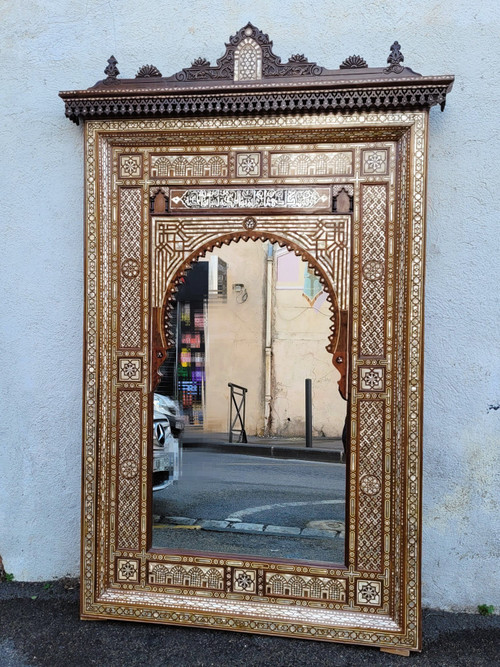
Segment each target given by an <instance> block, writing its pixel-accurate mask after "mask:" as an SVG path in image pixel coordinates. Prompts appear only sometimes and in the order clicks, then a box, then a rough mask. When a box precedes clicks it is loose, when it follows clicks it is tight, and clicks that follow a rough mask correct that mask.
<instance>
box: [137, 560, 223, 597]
mask: <svg viewBox="0 0 500 667" xmlns="http://www.w3.org/2000/svg"><path fill="white" fill-rule="evenodd" d="M148 582H149V583H150V584H165V585H166V586H195V587H197V588H208V589H211V590H216V591H220V590H223V588H224V568H222V567H202V566H200V565H196V566H194V565H193V566H189V565H167V564H166V563H155V562H151V561H150V562H149V563H148Z"/></svg>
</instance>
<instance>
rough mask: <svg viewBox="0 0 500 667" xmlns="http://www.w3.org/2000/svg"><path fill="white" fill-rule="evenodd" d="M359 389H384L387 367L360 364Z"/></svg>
mask: <svg viewBox="0 0 500 667" xmlns="http://www.w3.org/2000/svg"><path fill="white" fill-rule="evenodd" d="M358 370H359V390H360V391H384V385H385V368H383V367H382V366H360V367H359V368H358Z"/></svg>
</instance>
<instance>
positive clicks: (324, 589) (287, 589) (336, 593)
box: [265, 572, 347, 602]
mask: <svg viewBox="0 0 500 667" xmlns="http://www.w3.org/2000/svg"><path fill="white" fill-rule="evenodd" d="M346 587H347V586H346V581H345V579H330V578H328V577H309V576H301V575H298V574H284V573H282V572H280V573H276V572H266V574H265V591H266V595H283V596H292V597H302V598H312V599H315V600H335V601H337V602H345V600H346Z"/></svg>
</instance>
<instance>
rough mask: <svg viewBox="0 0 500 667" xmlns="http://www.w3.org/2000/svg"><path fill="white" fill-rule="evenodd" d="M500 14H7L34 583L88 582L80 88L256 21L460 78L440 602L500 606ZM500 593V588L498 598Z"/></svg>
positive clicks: (34, 6) (438, 427) (4, 204)
mask: <svg viewBox="0 0 500 667" xmlns="http://www.w3.org/2000/svg"><path fill="white" fill-rule="evenodd" d="M499 13H500V10H499V5H498V0H482V2H481V3H478V4H477V5H474V4H471V2H470V1H469V0H467V1H466V0H448V1H447V2H437V1H436V0H413V2H411V3H408V2H406V3H405V2H396V1H393V0H378V1H374V2H369V3H359V4H358V6H356V5H353V4H352V3H346V2H340V0H314V2H311V1H310V0H293V1H286V0H252V2H235V1H234V0H217V1H215V0H190V1H189V2H186V1H179V0H177V1H176V2H167V1H166V0H157V1H156V2H155V3H146V2H138V1H137V0H119V1H118V0H107V1H106V2H104V1H102V0H71V2H70V1H69V0H66V2H64V1H61V0H43V1H42V0H23V2H18V1H16V0H6V1H5V2H4V3H2V7H1V8H0V30H1V37H0V50H1V52H0V62H1V63H2V67H1V68H0V72H1V73H0V77H1V78H2V81H0V90H1V96H2V104H1V107H0V113H1V116H2V118H1V120H0V141H1V146H2V150H1V151H0V161H1V183H2V185H1V187H2V191H1V199H0V204H1V221H2V225H1V229H2V239H1V246H0V247H1V248H2V261H1V272H2V273H1V276H0V285H1V289H2V298H1V306H2V330H1V331H2V341H1V343H2V345H1V360H0V368H1V369H2V373H1V384H2V386H1V387H0V390H1V391H0V400H1V407H2V409H1V418H0V554H1V555H2V557H3V560H4V564H5V567H6V569H7V570H8V571H9V572H13V573H14V575H15V577H16V578H17V579H29V580H37V579H50V578H53V577H60V576H63V575H66V574H70V575H76V574H77V573H78V561H79V528H78V525H79V502H80V426H81V416H80V405H81V347H82V253H83V244H82V202H83V189H82V177H83V173H82V170H83V159H82V147H83V142H82V130H81V128H78V127H76V126H75V125H73V124H71V123H70V122H68V121H67V120H66V119H65V118H64V113H63V104H62V102H61V100H59V99H58V97H57V91H58V90H61V89H66V90H68V89H74V88H84V87H87V86H89V85H91V84H93V83H94V82H95V81H96V80H98V79H101V78H103V73H102V70H103V69H104V67H105V65H106V60H107V58H108V57H109V56H110V55H111V53H113V54H114V55H115V56H116V58H117V59H118V60H119V65H118V67H119V69H120V71H121V73H122V75H123V76H133V75H135V72H136V71H137V69H138V68H139V67H140V66H141V65H143V64H146V63H148V64H149V63H153V64H155V65H156V66H157V67H159V68H160V69H161V71H162V72H163V73H164V74H166V75H167V74H171V73H174V72H176V71H178V70H180V69H181V68H182V67H184V66H187V65H189V64H190V63H191V61H192V60H194V59H195V58H196V57H198V56H205V57H207V58H209V59H210V60H211V61H212V62H213V61H215V59H216V58H217V57H218V56H220V55H222V53H223V52H224V48H223V45H224V42H225V41H227V38H228V37H229V35H230V34H233V33H234V32H235V31H236V30H237V29H238V28H240V27H241V26H242V25H244V24H245V23H246V22H247V21H248V20H251V21H252V22H253V23H254V24H256V25H258V26H259V27H260V28H261V29H262V30H264V31H265V32H268V33H269V35H270V36H271V38H272V39H273V40H274V48H275V52H276V53H277V54H278V55H280V56H282V58H288V56H289V55H290V54H292V53H297V52H299V53H305V54H306V55H307V56H308V57H309V58H310V60H315V61H317V62H318V63H320V64H322V65H325V66H327V67H337V66H338V65H339V63H340V62H342V60H343V59H344V58H345V57H346V56H349V55H352V54H353V53H356V54H361V55H362V56H363V57H364V58H365V59H367V61H368V62H369V63H370V64H373V65H375V66H380V65H383V64H384V62H385V58H386V57H387V54H388V52H389V47H390V45H391V44H392V42H393V41H394V40H395V39H398V40H399V42H400V43H401V44H402V50H403V53H404V54H405V58H406V60H405V64H407V65H408V66H410V67H412V68H413V69H415V70H416V71H419V72H422V73H423V74H444V73H450V72H451V73H454V74H456V76H457V81H456V85H455V89H454V91H453V92H452V93H451V95H450V97H449V101H448V105H447V109H446V112H445V113H444V114H441V113H440V111H439V110H437V109H433V110H432V113H431V121H430V169H429V215H428V261H427V291H426V318H427V319H426V353H427V357H426V375H425V388H426V394H425V423H424V447H425V459H424V474H425V478H424V479H425V481H424V505H423V513H424V514H423V523H424V558H423V580H424V603H425V604H426V605H428V606H432V607H439V608H443V609H448V608H460V609H469V608H471V609H473V608H475V606H476V605H477V604H480V603H489V604H496V605H500V598H499V590H500V589H499V587H498V586H495V584H497V583H498V581H499V578H500V577H499V574H500V573H499V571H498V541H497V540H498V534H499V526H498V516H499V507H498V489H499V488H500V483H499V480H498V469H499V466H498V456H499V455H498V452H499V446H498V445H499V439H500V435H499V434H500V428H499V421H500V409H497V410H495V409H491V410H490V409H489V406H490V405H494V406H498V404H499V403H500V387H499V381H500V370H499V361H498V351H499V349H500V344H499V335H498V328H499V327H498V314H499V307H498V306H499V284H500V276H499V267H500V257H499V186H498V155H499V145H498V144H499V136H500V132H499V129H500V128H499V121H498V115H499V114H498V108H499V105H500V99H499V97H500V85H499V81H498V76H497V74H496V73H495V72H496V70H497V68H498V64H497V62H496V54H497V53H498V44H499V38H500V30H499V18H500V17H499ZM495 591H496V592H495Z"/></svg>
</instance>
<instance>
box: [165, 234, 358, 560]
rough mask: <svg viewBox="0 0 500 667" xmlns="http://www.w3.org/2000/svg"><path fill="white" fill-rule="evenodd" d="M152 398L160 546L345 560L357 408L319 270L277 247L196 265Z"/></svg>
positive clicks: (218, 255) (249, 247)
mask: <svg viewBox="0 0 500 667" xmlns="http://www.w3.org/2000/svg"><path fill="white" fill-rule="evenodd" d="M176 296H177V300H176V302H175V303H174V304H173V306H172V308H171V310H170V311H169V312H168V313H167V314H166V315H167V317H166V319H167V321H168V326H169V331H170V339H171V341H172V345H171V347H170V349H169V352H168V355H167V358H166V361H165V362H164V364H163V365H162V367H161V369H160V373H161V380H160V382H159V384H158V386H157V388H156V390H155V397H154V433H153V449H154V453H153V469H154V470H153V546H154V547H157V548H167V549H174V550H179V551H188V550H192V551H198V552H200V551H210V552H216V553H224V554H245V555H255V556H263V557H269V558H273V559H274V558H290V559H294V560H312V561H326V562H335V563H341V562H343V560H344V521H345V463H344V461H345V445H346V443H345V422H346V415H347V403H346V401H345V400H344V399H343V398H342V397H341V395H340V393H339V391H338V380H339V378H340V374H339V372H338V371H337V370H336V368H335V367H334V366H333V363H332V354H331V353H330V352H327V350H326V349H325V348H326V345H327V343H328V336H329V334H330V333H331V332H330V326H331V324H332V322H331V319H330V318H331V316H332V312H331V309H330V308H331V304H330V302H329V301H328V300H327V293H326V292H325V290H324V289H323V286H322V284H321V282H320V281H319V279H318V277H317V276H316V275H315V273H314V271H313V269H312V268H311V267H309V266H308V264H307V263H306V262H304V261H303V260H302V258H301V257H299V256H297V255H296V254H295V253H294V252H290V251H289V250H287V249H286V248H282V247H280V246H279V245H277V244H272V243H270V242H262V241H257V242H252V241H249V242H246V243H245V242H243V241H240V242H238V243H231V244H230V245H228V246H223V247H222V248H218V249H216V250H214V251H213V252H211V253H207V254H206V255H205V257H204V258H203V259H201V260H200V261H198V262H195V263H194V264H193V265H192V267H191V268H190V270H189V271H187V273H186V276H185V278H184V279H183V282H182V283H181V286H180V288H179V290H178V292H177V295H176Z"/></svg>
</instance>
